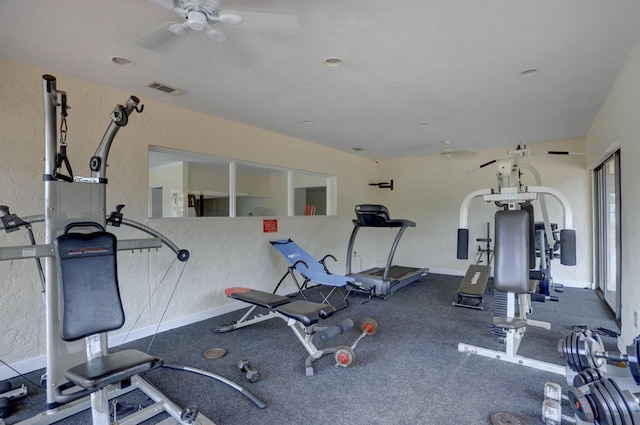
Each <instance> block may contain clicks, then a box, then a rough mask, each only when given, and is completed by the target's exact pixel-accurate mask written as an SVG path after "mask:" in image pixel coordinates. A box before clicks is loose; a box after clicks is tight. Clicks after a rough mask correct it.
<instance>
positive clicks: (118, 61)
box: [111, 56, 134, 67]
mask: <svg viewBox="0 0 640 425" xmlns="http://www.w3.org/2000/svg"><path fill="white" fill-rule="evenodd" d="M111 62H113V63H115V64H116V65H120V66H124V67H130V66H133V65H134V63H133V61H131V60H129V59H127V58H123V57H122V56H114V57H112V58H111Z"/></svg>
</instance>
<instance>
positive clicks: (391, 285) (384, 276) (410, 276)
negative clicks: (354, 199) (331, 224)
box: [347, 204, 429, 297]
mask: <svg viewBox="0 0 640 425" xmlns="http://www.w3.org/2000/svg"><path fill="white" fill-rule="evenodd" d="M355 211H356V219H355V220H353V225H354V227H353V232H351V238H350V239H349V248H348V249H347V276H351V277H353V278H355V279H356V282H359V283H361V286H360V288H361V289H362V290H361V289H356V292H365V293H369V294H370V295H372V296H377V297H385V296H388V295H390V294H392V293H393V292H395V291H397V290H398V289H400V288H403V287H405V286H407V285H409V284H410V283H413V282H416V281H418V280H421V279H422V278H423V277H425V276H427V275H428V274H429V269H428V268H416V267H405V266H396V265H392V264H391V263H392V262H393V256H394V254H395V252H396V248H397V247H398V243H399V242H400V238H401V237H402V235H403V233H404V231H405V230H406V229H407V228H408V227H416V223H414V222H413V221H410V220H401V219H396V220H392V219H391V218H389V210H388V209H387V207H385V206H384V205H374V204H362V205H356V208H355ZM362 227H378V228H380V227H384V228H388V227H397V228H398V233H397V234H396V237H395V239H394V241H393V245H392V246H391V251H390V252H389V257H388V258H387V264H386V266H385V267H374V268H372V269H369V270H365V271H363V272H360V273H351V259H352V258H353V246H354V244H355V240H356V236H357V234H358V231H359V230H360V228H362Z"/></svg>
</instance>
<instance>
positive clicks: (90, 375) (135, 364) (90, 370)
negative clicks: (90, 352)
mask: <svg viewBox="0 0 640 425" xmlns="http://www.w3.org/2000/svg"><path fill="white" fill-rule="evenodd" d="M163 363H164V359H162V358H160V357H154V356H150V355H148V354H145V353H143V352H142V351H138V350H122V351H118V352H116V353H113V354H109V355H108V356H104V357H98V358H95V359H92V360H89V361H88V362H86V363H82V364H80V365H78V366H74V367H72V368H71V369H69V370H67V371H66V372H65V374H64V376H65V377H66V378H67V379H68V380H70V381H71V382H73V383H74V384H76V385H78V386H80V387H82V388H85V389H87V390H89V391H96V390H99V389H100V388H103V387H106V386H107V385H111V384H115V383H116V382H119V381H122V380H123V379H126V378H129V377H131V376H133V375H137V374H139V373H142V372H146V371H148V370H151V369H155V368H157V367H160V366H162V364H163Z"/></svg>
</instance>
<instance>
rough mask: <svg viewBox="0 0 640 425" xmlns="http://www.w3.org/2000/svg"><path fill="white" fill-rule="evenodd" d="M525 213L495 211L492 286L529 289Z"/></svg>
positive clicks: (517, 292) (527, 218) (516, 291)
mask: <svg viewBox="0 0 640 425" xmlns="http://www.w3.org/2000/svg"><path fill="white" fill-rule="evenodd" d="M530 230H531V226H530V223H529V214H528V213H527V212H526V211H524V210H514V211H498V212H496V215H495V245H494V249H495V251H494V257H493V261H494V272H493V274H494V276H493V283H494V287H495V288H496V289H497V290H499V291H503V292H515V293H516V294H524V293H527V292H529V251H530V248H529V234H530Z"/></svg>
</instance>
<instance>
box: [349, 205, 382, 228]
mask: <svg viewBox="0 0 640 425" xmlns="http://www.w3.org/2000/svg"><path fill="white" fill-rule="evenodd" d="M356 217H357V219H358V224H360V225H361V226H384V225H385V224H386V223H387V222H388V221H389V220H390V218H389V210H388V209H387V207H385V206H384V205H374V204H362V205H356Z"/></svg>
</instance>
